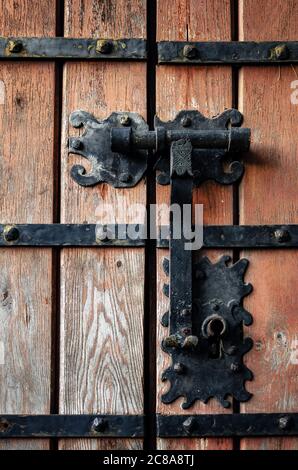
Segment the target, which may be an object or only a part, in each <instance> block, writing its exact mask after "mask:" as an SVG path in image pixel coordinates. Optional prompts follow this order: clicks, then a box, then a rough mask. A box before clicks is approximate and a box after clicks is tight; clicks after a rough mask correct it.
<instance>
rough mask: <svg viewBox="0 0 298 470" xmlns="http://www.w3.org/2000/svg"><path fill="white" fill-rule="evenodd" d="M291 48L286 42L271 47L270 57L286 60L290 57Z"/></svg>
mask: <svg viewBox="0 0 298 470" xmlns="http://www.w3.org/2000/svg"><path fill="white" fill-rule="evenodd" d="M289 52H290V51H289V49H288V47H287V45H286V44H280V45H278V46H276V47H273V48H272V49H270V55H269V59H271V60H284V59H287V58H288V57H289Z"/></svg>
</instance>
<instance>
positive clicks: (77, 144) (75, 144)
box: [71, 139, 83, 150]
mask: <svg viewBox="0 0 298 470" xmlns="http://www.w3.org/2000/svg"><path fill="white" fill-rule="evenodd" d="M71 146H72V148H73V149H75V150H80V149H81V148H82V147H83V143H82V141H81V140H80V139H73V140H72V141H71Z"/></svg>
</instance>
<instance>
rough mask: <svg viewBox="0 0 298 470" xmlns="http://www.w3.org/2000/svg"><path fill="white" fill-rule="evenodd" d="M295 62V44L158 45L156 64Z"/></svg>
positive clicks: (297, 49) (297, 46)
mask: <svg viewBox="0 0 298 470" xmlns="http://www.w3.org/2000/svg"><path fill="white" fill-rule="evenodd" d="M296 62H298V41H286V42H285V41H283V42H281V41H274V42H273V41H270V42H247V41H241V42H238V41H230V42H222V41H218V42H211V41H210V42H208V41H206V42H183V41H161V42H159V43H158V63H159V64H167V63H171V64H186V65H187V64H204V65H208V64H233V65H243V64H246V65H253V64H268V65H270V64H271V65H275V64H289V63H290V64H293V63H296Z"/></svg>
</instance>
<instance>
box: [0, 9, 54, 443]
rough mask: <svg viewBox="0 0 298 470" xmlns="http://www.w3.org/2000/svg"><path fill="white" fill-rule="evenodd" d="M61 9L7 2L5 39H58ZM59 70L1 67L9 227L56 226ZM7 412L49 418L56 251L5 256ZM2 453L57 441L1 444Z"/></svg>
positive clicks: (4, 202) (0, 256) (0, 300)
mask: <svg viewBox="0 0 298 470" xmlns="http://www.w3.org/2000/svg"><path fill="white" fill-rule="evenodd" d="M55 8H56V2H55V1H54V0H53V1H48V0H42V1H40V2H36V5H35V8H34V15H32V2H31V1H30V0H14V1H12V0H5V1H4V0H1V2H0V11H1V16H0V30H1V35H3V36H5V35H28V36H30V35H31V36H54V35H55V26H56V25H55ZM54 92H55V66H54V64H53V63H51V62H47V63H37V62H35V63H33V62H26V63H24V62H23V63H21V62H14V63H9V62H7V61H4V62H1V64H0V136H1V138H0V165H1V184H0V200H1V206H0V214H1V223H51V222H52V221H53V168H54V163H53V149H54ZM0 266H1V273H0V321H1V330H0V331H1V333H0V342H1V348H2V350H3V353H4V355H3V357H2V359H1V363H0V383H1V387H0V410H1V413H28V414H37V413H49V412H50V387H51V383H50V382H51V310H52V308H51V306H52V252H51V249H30V248H28V249H18V248H9V249H5V248H3V249H1V250H0ZM0 448H1V449H19V450H20V449H48V448H49V441H48V440H47V439H42V440H30V439H9V440H3V439H1V440H0Z"/></svg>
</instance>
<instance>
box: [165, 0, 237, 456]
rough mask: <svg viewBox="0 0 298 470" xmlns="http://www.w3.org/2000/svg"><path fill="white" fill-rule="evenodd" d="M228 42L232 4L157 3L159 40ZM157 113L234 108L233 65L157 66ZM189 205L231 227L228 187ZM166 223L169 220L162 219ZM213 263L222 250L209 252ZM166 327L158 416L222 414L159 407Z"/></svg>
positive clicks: (216, 442) (207, 188)
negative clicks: (232, 106) (193, 204)
mask: <svg viewBox="0 0 298 470" xmlns="http://www.w3.org/2000/svg"><path fill="white" fill-rule="evenodd" d="M230 39H231V11H230V1H227V0H225V1H219V0H213V1H206V0H200V1H195V0H171V1H169V0H159V1H158V18H157V40H160V41H161V40H197V41H205V40H225V41H228V40H230ZM156 102H157V114H158V116H160V117H161V119H165V120H167V119H173V118H174V117H175V115H176V114H177V113H178V112H179V111H180V110H182V109H196V110H199V111H200V112H201V113H203V114H204V115H206V116H208V117H212V116H214V115H216V114H218V113H220V112H222V111H224V109H225V108H229V107H231V104H232V70H231V67H213V66H212V67H194V66H183V67H179V66H170V65H167V66H159V67H158V68H157V98H156ZM162 203H167V204H169V187H162V186H157V204H162ZM193 203H195V204H203V205H204V223H205V224H231V223H232V221H233V209H232V206H233V203H232V188H231V187H223V186H219V185H216V184H214V183H212V182H211V183H210V182H208V183H204V185H203V186H202V187H201V188H199V189H198V190H194V195H193ZM159 222H160V223H163V224H167V223H168V221H167V220H160V221H159ZM207 254H208V256H209V257H210V258H211V259H217V258H218V257H219V256H220V255H221V254H222V253H221V252H220V251H216V252H215V251H212V252H211V251H208V253H207ZM165 256H168V251H167V250H158V254H157V266H158V279H157V299H158V300H157V318H158V319H161V317H162V315H163V314H164V312H165V311H166V310H168V302H167V300H168V299H167V298H166V297H165V295H164V294H163V292H162V287H163V284H164V283H165V282H168V278H166V276H165V275H164V273H163V271H162V260H163V258H164V257H165ZM165 336H166V329H165V328H164V327H162V326H161V325H160V322H159V321H158V322H157V392H158V393H157V412H158V413H161V414H182V413H183V414H189V413H190V414H191V413H222V412H224V410H223V408H221V407H220V405H218V404H217V403H215V402H214V401H213V400H210V402H209V403H208V405H203V404H202V403H199V402H196V403H195V405H194V406H192V407H191V408H190V409H189V410H187V411H185V410H182V408H181V403H182V400H177V401H176V402H174V403H172V404H171V405H163V404H162V403H161V401H160V396H161V395H162V394H163V393H164V392H165V391H166V388H167V385H166V386H165V385H164V384H162V383H161V381H160V376H161V373H162V371H163V370H164V369H165V368H166V367H168V365H169V357H168V356H167V355H166V354H164V353H163V352H162V351H161V347H160V343H161V341H162V339H163V338H164V337H165ZM158 448H159V449H164V450H174V449H198V450H204V449H230V448H232V440H231V439H192V438H185V439H158Z"/></svg>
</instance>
